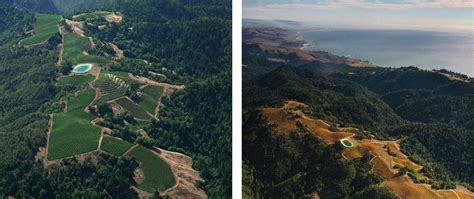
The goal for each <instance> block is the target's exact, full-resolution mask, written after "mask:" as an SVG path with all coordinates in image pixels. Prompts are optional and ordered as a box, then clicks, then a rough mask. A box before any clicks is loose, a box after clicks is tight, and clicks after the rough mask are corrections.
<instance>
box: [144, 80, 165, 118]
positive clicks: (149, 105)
mask: <svg viewBox="0 0 474 199" xmlns="http://www.w3.org/2000/svg"><path fill="white" fill-rule="evenodd" d="M161 94H163V87H161V86H154V85H149V86H147V87H145V88H144V89H143V95H142V97H141V100H140V102H138V105H140V106H141V107H142V108H143V109H145V110H146V111H148V112H149V113H151V114H154V113H155V108H156V106H157V105H158V103H157V102H158V99H159V98H160V96H161Z"/></svg>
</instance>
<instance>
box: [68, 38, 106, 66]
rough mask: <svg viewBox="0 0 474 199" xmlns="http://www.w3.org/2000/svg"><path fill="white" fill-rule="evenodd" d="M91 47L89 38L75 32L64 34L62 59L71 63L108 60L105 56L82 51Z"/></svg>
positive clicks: (103, 61) (104, 61)
mask: <svg viewBox="0 0 474 199" xmlns="http://www.w3.org/2000/svg"><path fill="white" fill-rule="evenodd" d="M90 48H91V44H90V42H89V39H88V38H86V37H81V36H80V35H78V34H76V33H68V34H65V35H64V51H63V61H70V62H71V63H72V64H79V63H106V62H108V61H109V60H107V58H105V57H100V56H94V55H85V54H83V52H84V51H87V50H89V49H90Z"/></svg>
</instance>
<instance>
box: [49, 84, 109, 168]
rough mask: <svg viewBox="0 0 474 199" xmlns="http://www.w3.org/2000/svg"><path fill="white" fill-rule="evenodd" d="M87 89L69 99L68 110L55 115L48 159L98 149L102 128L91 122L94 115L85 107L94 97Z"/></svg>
mask: <svg viewBox="0 0 474 199" xmlns="http://www.w3.org/2000/svg"><path fill="white" fill-rule="evenodd" d="M94 96H95V92H94V91H92V90H90V89H87V90H84V91H81V92H79V93H78V95H77V96H75V97H73V98H72V99H70V100H69V101H68V112H66V113H58V114H54V115H53V127H52V131H51V135H50V138H49V145H48V160H55V159H59V158H64V157H69V156H73V155H77V154H81V153H85V152H89V151H93V150H95V149H97V146H98V143H99V138H100V128H98V127H96V126H93V125H92V124H91V122H90V121H91V119H92V116H91V115H89V114H87V113H85V112H84V108H85V107H86V106H87V105H88V104H89V103H90V102H91V101H92V100H93V99H94Z"/></svg>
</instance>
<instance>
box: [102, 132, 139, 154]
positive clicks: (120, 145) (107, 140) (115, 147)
mask: <svg viewBox="0 0 474 199" xmlns="http://www.w3.org/2000/svg"><path fill="white" fill-rule="evenodd" d="M132 146H133V144H132V143H130V142H127V141H125V140H122V139H119V138H115V137H112V136H104V138H103V140H102V144H101V146H100V148H101V149H102V150H104V151H107V152H109V153H111V154H114V155H116V156H121V155H122V154H123V153H125V151H127V150H128V149H129V148H130V147H132Z"/></svg>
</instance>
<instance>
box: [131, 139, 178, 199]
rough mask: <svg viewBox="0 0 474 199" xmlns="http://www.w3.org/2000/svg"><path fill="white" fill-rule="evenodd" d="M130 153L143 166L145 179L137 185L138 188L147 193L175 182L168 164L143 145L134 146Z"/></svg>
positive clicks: (163, 188) (167, 186) (172, 184)
mask: <svg viewBox="0 0 474 199" xmlns="http://www.w3.org/2000/svg"><path fill="white" fill-rule="evenodd" d="M130 155H131V156H132V157H134V158H136V159H137V160H138V161H139V162H140V167H142V168H143V172H144V175H145V180H144V181H143V183H141V184H139V185H138V188H140V189H143V190H145V191H147V192H149V193H154V192H155V191H164V190H166V189H168V188H170V187H172V186H174V185H175V184H176V182H175V179H174V175H173V172H172V171H171V168H170V166H169V165H168V163H166V162H165V161H164V160H162V159H161V158H159V157H158V156H157V155H156V154H155V153H153V152H152V151H151V150H150V149H147V148H145V147H143V146H138V147H136V148H134V149H133V150H132V151H131V152H130Z"/></svg>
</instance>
